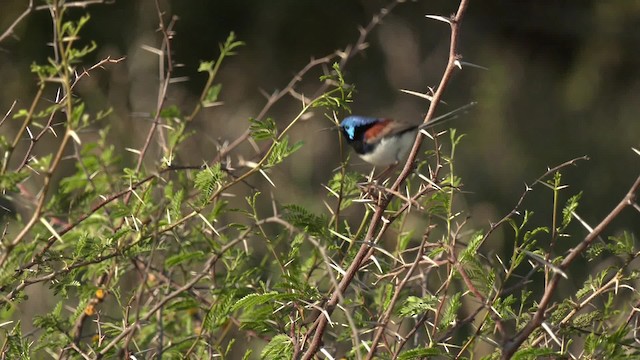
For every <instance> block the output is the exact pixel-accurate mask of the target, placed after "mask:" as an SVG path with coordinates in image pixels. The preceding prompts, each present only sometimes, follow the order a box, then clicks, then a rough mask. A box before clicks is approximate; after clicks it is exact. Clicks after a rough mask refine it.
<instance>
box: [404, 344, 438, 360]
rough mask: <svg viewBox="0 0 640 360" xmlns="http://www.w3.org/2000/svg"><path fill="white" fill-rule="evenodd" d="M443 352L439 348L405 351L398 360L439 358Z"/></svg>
mask: <svg viewBox="0 0 640 360" xmlns="http://www.w3.org/2000/svg"><path fill="white" fill-rule="evenodd" d="M439 355H442V352H441V351H440V350H438V349H437V348H426V347H424V348H416V349H411V350H408V351H405V352H403V353H401V354H400V355H399V356H398V360H411V359H421V358H424V357H429V356H439Z"/></svg>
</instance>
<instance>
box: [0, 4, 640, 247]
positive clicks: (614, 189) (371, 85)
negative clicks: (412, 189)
mask: <svg viewBox="0 0 640 360" xmlns="http://www.w3.org/2000/svg"><path fill="white" fill-rule="evenodd" d="M385 5H386V2H383V1H367V0H362V1H353V0H349V1H316V0H313V1H299V0H289V1H285V0H281V1H255V0H254V1H249V0H241V1H235V0H234V1H206V0H193V1H185V0H175V1H165V2H162V8H163V9H164V10H165V11H166V12H167V13H168V14H173V15H175V16H177V17H178V18H179V19H178V21H177V24H176V26H175V28H174V30H175V35H174V40H173V43H172V45H173V47H172V53H173V56H174V61H175V62H176V63H178V64H182V66H181V67H179V68H177V69H176V71H175V73H174V76H175V77H176V78H178V80H179V78H182V80H188V81H182V82H179V83H176V84H174V85H172V87H171V90H170V92H169V102H170V103H175V104H178V105H180V106H184V105H185V104H191V105H192V104H194V103H195V102H196V101H197V96H198V91H199V89H201V87H202V84H203V83H204V81H205V80H206V79H205V78H204V77H203V76H202V74H199V73H198V72H197V71H196V70H197V68H198V64H199V61H201V60H205V59H211V58H215V57H216V56H217V53H218V45H217V44H218V43H219V42H221V41H223V40H224V39H225V38H226V36H227V34H228V33H229V32H230V31H234V32H236V34H237V36H238V38H239V39H240V40H242V41H245V42H246V44H247V45H246V46H245V47H243V48H241V49H240V50H239V53H238V55H237V56H236V57H233V58H232V59H229V60H227V61H226V62H225V64H224V65H223V68H222V72H221V74H220V78H219V81H220V82H221V83H223V84H224V88H223V91H222V94H221V99H220V100H221V101H223V102H224V106H220V107H213V108H208V109H206V110H205V111H203V112H202V113H201V114H200V115H199V118H198V120H197V121H195V122H194V123H193V130H196V131H197V132H199V133H200V134H206V136H201V137H199V139H208V141H199V142H197V143H196V142H192V143H190V144H189V145H187V146H184V147H183V148H182V151H181V153H180V154H179V157H178V161H179V162H181V163H184V164H196V165H198V164H201V163H202V162H203V161H210V160H211V159H212V158H213V157H214V156H215V146H216V143H218V142H224V141H225V140H228V139H233V138H235V137H237V136H238V134H240V133H241V132H243V131H244V130H245V129H246V127H247V124H248V122H247V120H248V119H249V118H250V117H252V116H256V115H257V112H259V110H260V109H261V108H262V106H263V105H264V101H265V97H263V96H261V95H260V93H261V92H265V93H271V92H272V91H274V89H278V88H283V87H284V86H285V85H286V83H287V82H288V81H289V79H290V78H291V77H292V76H293V74H295V73H296V72H297V71H298V70H299V69H300V68H302V67H303V66H304V65H305V64H306V63H308V61H309V58H310V57H321V56H324V55H326V54H329V53H331V52H333V51H335V50H336V49H339V48H343V47H344V46H345V45H346V44H348V43H350V42H353V41H354V39H355V38H356V37H357V36H358V26H362V25H364V24H366V23H367V22H368V21H369V19H370V18H371V17H372V16H373V15H374V14H376V13H377V12H378V11H379V9H380V8H381V7H383V6H385ZM25 6H26V1H23V0H6V1H3V2H2V4H1V5H0V29H5V28H6V27H8V26H9V25H10V24H11V23H12V22H13V21H14V20H15V18H16V17H17V16H18V14H20V12H21V11H23V9H24V8H25ZM456 6H457V4H455V3H452V2H451V1H409V2H406V3H403V4H401V5H399V6H398V7H397V8H395V9H394V11H393V13H392V14H391V15H389V16H388V17H386V18H385V20H384V22H383V24H382V25H381V26H379V27H378V28H376V29H375V31H374V33H373V35H372V36H371V37H370V38H369V40H370V41H369V45H370V48H369V49H367V50H366V52H364V53H363V54H360V55H358V56H357V58H356V59H354V61H352V62H351V63H350V65H349V66H348V67H347V69H346V72H345V77H346V80H347V82H349V83H353V84H355V86H356V94H355V98H354V103H353V104H352V110H353V112H354V113H357V114H365V115H373V116H381V117H393V118H400V119H403V120H406V121H414V122H419V121H421V120H422V118H423V117H424V114H425V112H426V109H427V104H426V102H425V101H423V100H421V99H418V98H416V97H413V96H410V95H407V94H404V93H402V92H400V91H399V89H409V90H414V91H420V92H425V91H426V90H427V88H428V87H430V86H431V87H433V86H435V85H437V81H438V80H439V78H440V76H441V73H442V68H443V67H444V64H445V61H446V54H447V51H448V46H449V29H448V28H447V26H446V25H444V24H442V23H438V22H436V21H432V20H429V19H426V18H425V17H424V15H425V14H439V15H448V14H450V13H452V12H453V11H454V10H455V7H456ZM73 12H75V13H77V14H78V16H79V15H82V14H84V13H85V12H86V11H85V10H83V9H74V10H73ZM91 15H92V20H91V22H90V23H89V25H88V26H87V27H86V28H85V30H84V32H83V39H92V40H95V41H96V43H97V44H98V46H99V50H98V51H97V52H95V53H93V54H91V55H90V56H89V58H88V59H87V62H88V63H91V62H97V61H98V60H100V59H102V58H104V57H106V56H111V57H112V58H116V57H121V56H122V57H125V58H126V59H125V61H123V62H121V63H119V64H116V65H113V66H110V67H109V69H108V71H102V72H101V71H98V72H94V73H92V75H91V78H90V79H87V80H85V81H83V82H82V84H81V87H80V88H79V89H78V92H79V93H80V94H82V96H83V97H84V99H85V101H86V102H87V105H88V107H90V108H91V109H92V110H91V111H98V110H99V109H104V108H107V107H113V109H114V112H113V114H112V115H111V116H110V117H109V118H108V119H107V120H105V121H104V125H105V126H106V125H107V124H109V125H110V126H111V127H112V131H111V133H110V137H111V138H112V141H114V142H115V143H116V144H118V146H121V147H135V146H137V144H140V143H141V142H142V140H141V139H143V138H144V136H145V135H146V133H147V128H148V126H149V118H150V114H149V112H150V111H151V110H152V109H154V108H155V104H156V102H157V92H158V91H157V86H158V81H157V78H158V58H157V56H156V55H154V54H152V53H151V52H149V51H147V50H145V49H144V48H143V46H151V47H155V46H158V44H159V42H160V37H161V34H160V33H158V32H157V31H156V29H157V25H158V24H157V15H156V10H155V6H154V4H153V2H152V1H125V0H116V1H114V2H113V3H112V4H110V5H107V6H100V7H99V10H98V11H92V12H91ZM639 15H640V2H638V1H615V2H614V1H611V2H603V1H598V0H592V1H553V2H551V1H535V0H531V1H472V2H471V4H470V7H469V9H468V12H467V14H466V15H465V21H464V24H463V28H462V37H461V39H460V41H461V43H460V46H459V49H460V51H461V53H462V55H463V57H464V59H463V60H464V61H465V62H469V63H473V64H476V65H479V66H482V67H485V68H487V69H486V70H485V69H480V68H474V67H472V66H467V67H465V69H464V71H462V72H459V73H457V74H456V75H455V77H454V79H453V81H452V82H451V83H450V85H449V87H448V89H447V92H446V94H445V98H444V100H445V101H446V102H447V104H448V105H444V106H442V107H441V112H444V111H445V110H444V109H445V108H446V109H453V108H455V107H457V106H460V105H462V104H465V103H467V102H469V101H471V100H473V101H478V102H479V106H478V107H477V108H476V109H475V110H474V111H473V112H472V113H471V114H469V115H467V116H464V117H463V118H461V119H459V120H457V122H456V123H455V124H454V125H453V126H455V127H456V128H458V129H459V131H460V132H463V133H466V134H467V137H466V138H465V139H464V140H463V143H462V145H461V146H460V147H459V152H458V154H457V157H456V169H457V171H458V175H460V176H461V177H462V178H463V180H464V191H465V195H464V199H465V203H460V204H459V206H460V207H461V208H465V209H467V210H468V212H469V214H470V215H471V217H472V221H477V223H476V224H475V226H477V227H485V226H486V225H487V223H486V222H487V220H489V221H496V220H498V219H499V218H501V217H502V216H503V215H504V214H506V213H507V212H508V211H509V210H510V209H511V208H512V207H513V206H514V204H515V202H516V201H517V199H518V198H519V196H520V194H521V193H522V191H523V190H524V183H530V182H531V181H533V179H535V178H536V177H537V176H539V175H540V174H541V173H542V172H544V171H545V170H546V168H547V167H552V166H555V165H557V164H558V163H561V162H564V161H566V160H569V159H572V158H575V157H578V156H582V155H588V156H589V157H590V158H591V160H590V161H588V162H581V163H579V164H578V167H576V168H573V169H571V170H569V171H567V172H566V174H565V177H564V178H563V179H564V181H565V182H566V183H568V184H570V186H571V190H570V191H568V192H567V193H566V196H567V197H568V196H570V195H573V194H575V193H577V192H578V191H584V193H585V195H584V197H583V198H582V201H581V207H580V208H579V210H578V213H579V214H580V215H581V216H582V217H583V218H584V219H585V220H586V221H587V222H588V223H590V224H592V225H593V224H594V223H596V222H597V221H599V220H600V219H601V218H602V217H603V216H604V215H605V214H607V213H608V212H609V211H610V209H611V208H612V207H613V206H614V205H615V204H616V203H617V202H618V201H619V199H620V198H621V197H622V196H623V194H624V193H626V191H627V189H628V187H629V185H630V183H631V181H632V179H633V178H634V176H635V175H636V173H637V170H638V168H639V166H638V164H639V158H638V155H637V154H635V153H634V152H633V151H632V149H631V148H632V147H635V148H638V147H640V140H639V137H638V135H639V134H640V121H639V120H638V119H637V116H638V115H637V113H638V109H639V108H640V92H639V91H638V90H640V80H639V79H640V77H639V76H638V71H639V70H638V68H639V67H638V64H639V63H640V62H639V61H638V59H639V57H638V56H639V54H638V48H639V47H638V44H639V43H640V33H639V32H638V31H637V29H638V25H640V16H639ZM50 27H51V19H50V16H49V14H48V13H46V12H45V11H37V12H35V13H34V14H32V15H31V16H29V17H28V18H27V19H26V21H25V22H24V23H21V24H20V25H19V26H18V28H17V29H16V36H15V37H13V38H11V39H9V40H6V41H5V42H3V43H1V44H0V84H2V86H1V87H0V112H2V113H4V112H5V111H6V109H8V108H9V107H10V105H11V103H12V102H13V101H14V100H16V99H29V98H30V96H32V94H33V92H34V89H35V81H26V78H25V76H24V74H28V73H29V67H30V65H31V64H32V63H33V62H34V61H35V62H38V63H43V62H45V61H46V59H47V57H50V56H51V53H50V52H48V51H46V47H44V46H43V44H45V43H46V42H48V41H50ZM318 75H320V74H319V73H318ZM314 79H317V76H316V77H315V78H313V77H311V78H309V79H308V80H306V81H307V85H306V86H311V85H314V84H315V83H314ZM304 86H305V85H303V86H302V88H303V89H304ZM47 96H48V97H49V98H51V99H53V98H54V97H55V94H53V93H50V94H47ZM19 106H22V107H26V106H27V105H26V104H19ZM298 110H299V104H297V103H295V102H292V101H290V102H286V103H282V104H279V105H277V106H276V107H275V109H274V111H273V112H272V114H271V115H272V116H273V117H274V118H275V120H276V122H277V121H278V119H280V118H281V119H287V118H289V117H291V115H292V114H294V113H296V112H297V111H298ZM341 115H344V114H341ZM18 125H19V124H18V123H17V122H16V124H15V126H18ZM12 126H14V125H13V124H6V125H5V126H4V127H3V128H2V129H3V131H15V130H16V129H12V128H11V127H12ZM330 126H331V123H330V122H329V121H328V120H327V119H326V118H324V117H323V114H321V113H320V112H318V113H316V114H315V116H313V117H311V118H309V119H307V120H306V121H305V122H304V123H303V124H302V125H300V126H298V127H297V128H296V129H294V131H293V133H292V140H295V141H297V140H302V141H304V143H305V146H304V147H303V148H302V149H301V150H300V151H299V152H298V153H296V154H295V155H294V156H293V157H291V158H289V159H287V161H286V163H285V164H284V165H283V166H281V167H278V168H277V169H275V170H274V174H272V176H273V177H274V179H276V181H275V182H276V183H278V184H280V186H287V189H288V191H287V193H286V194H282V196H285V198H284V199H282V201H283V202H287V201H288V202H298V203H303V204H304V205H305V206H308V207H311V208H313V207H315V208H316V209H321V208H322V202H321V201H320V200H321V198H322V196H323V194H324V189H323V188H322V186H321V184H325V183H327V181H328V180H329V179H330V178H331V177H332V174H333V170H334V169H335V168H336V167H337V166H338V164H339V160H340V159H339V154H338V151H337V149H338V146H337V141H339V139H338V137H337V136H336V135H335V133H334V132H331V131H324V130H325V129H326V128H328V127H330ZM96 130H97V128H96ZM23 145H24V146H27V144H26V143H25V144H23ZM238 153H242V151H241V150H239V151H238ZM150 158H151V159H153V157H150ZM19 160H21V159H16V161H19ZM135 161H136V158H135V156H133V155H131V157H130V158H128V159H125V163H127V164H129V166H131V165H132V164H135ZM62 165H63V166H65V165H64V162H63V164H62ZM68 166H69V170H71V169H73V167H72V165H68ZM352 166H353V167H354V168H356V169H358V170H360V171H362V172H368V171H369V169H370V166H369V165H366V164H364V163H362V162H361V161H360V160H357V159H355V158H354V160H353V161H352ZM33 190H36V189H33ZM544 194H545V193H544V192H537V193H536V194H535V195H534V197H530V198H528V200H527V202H528V203H527V207H528V208H531V209H534V210H536V209H548V208H549V207H550V204H551V201H552V198H551V194H550V193H549V196H548V197H545V196H543V195H544ZM286 196H289V198H288V199H286ZM9 207H14V208H15V210H16V211H20V204H19V203H14V204H11V205H10V206H9ZM537 216H540V218H539V219H538V220H537V221H539V222H544V221H548V218H546V217H547V216H548V213H545V212H544V211H541V212H539V213H538V215H537ZM630 216H631V215H629V217H625V216H621V217H620V218H618V219H616V221H615V222H614V226H613V227H611V233H616V232H618V231H621V230H622V228H621V227H620V228H618V227H616V224H629V223H630V222H629V221H628V220H629V219H631V217H630ZM635 230H638V229H635ZM508 240H509V239H508V238H507V239H505V241H503V242H500V241H493V242H492V244H493V245H495V246H508V244H509V242H508ZM564 240H566V239H563V241H564ZM566 241H568V243H567V244H566V247H567V248H568V247H571V246H572V244H574V243H573V242H571V240H566ZM497 251H500V249H499V248H498V249H497Z"/></svg>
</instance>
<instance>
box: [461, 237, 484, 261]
mask: <svg viewBox="0 0 640 360" xmlns="http://www.w3.org/2000/svg"><path fill="white" fill-rule="evenodd" d="M482 239H484V234H483V233H482V232H481V231H478V232H476V233H475V234H473V236H472V237H471V240H469V245H467V247H466V248H465V249H464V250H462V252H461V253H460V262H461V263H463V264H464V263H466V262H468V261H469V260H471V259H473V258H475V256H476V254H477V253H478V249H479V248H480V245H482Z"/></svg>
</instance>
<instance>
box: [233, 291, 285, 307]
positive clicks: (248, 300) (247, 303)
mask: <svg viewBox="0 0 640 360" xmlns="http://www.w3.org/2000/svg"><path fill="white" fill-rule="evenodd" d="M279 296H280V293H278V292H277V291H270V292H268V293H264V294H256V293H253V294H249V295H247V296H245V297H243V298H242V299H240V300H238V302H236V303H235V305H233V307H232V308H231V311H236V310H238V309H240V308H248V307H253V306H256V305H262V304H264V303H267V302H269V301H273V300H275V299H277V298H278V297H279Z"/></svg>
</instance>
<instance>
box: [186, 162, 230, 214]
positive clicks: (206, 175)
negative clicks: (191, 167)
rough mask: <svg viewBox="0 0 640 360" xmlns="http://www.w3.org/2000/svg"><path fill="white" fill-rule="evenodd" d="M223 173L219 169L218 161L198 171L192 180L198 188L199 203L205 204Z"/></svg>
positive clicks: (218, 185) (217, 185)
mask: <svg viewBox="0 0 640 360" xmlns="http://www.w3.org/2000/svg"><path fill="white" fill-rule="evenodd" d="M224 176H225V173H224V172H223V171H222V170H221V169H220V163H217V164H215V165H214V166H212V167H207V168H206V169H204V170H202V171H200V172H198V173H197V174H196V178H195V181H194V184H195V187H196V189H198V190H200V192H201V194H200V204H201V205H205V204H206V203H207V202H209V199H210V198H211V196H212V195H213V193H214V192H215V191H216V190H217V189H218V188H219V187H220V186H221V182H222V180H223V179H224Z"/></svg>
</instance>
